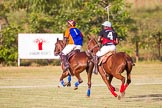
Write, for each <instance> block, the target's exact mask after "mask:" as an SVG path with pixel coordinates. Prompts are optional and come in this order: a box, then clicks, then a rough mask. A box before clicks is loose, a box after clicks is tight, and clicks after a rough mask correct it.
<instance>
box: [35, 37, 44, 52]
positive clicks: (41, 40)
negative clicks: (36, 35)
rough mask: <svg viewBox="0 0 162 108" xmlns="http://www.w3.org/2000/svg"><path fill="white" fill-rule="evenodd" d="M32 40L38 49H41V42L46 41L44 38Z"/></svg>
mask: <svg viewBox="0 0 162 108" xmlns="http://www.w3.org/2000/svg"><path fill="white" fill-rule="evenodd" d="M34 42H35V43H37V45H38V50H43V43H44V42H46V41H45V40H43V39H36V40H35V41H34Z"/></svg>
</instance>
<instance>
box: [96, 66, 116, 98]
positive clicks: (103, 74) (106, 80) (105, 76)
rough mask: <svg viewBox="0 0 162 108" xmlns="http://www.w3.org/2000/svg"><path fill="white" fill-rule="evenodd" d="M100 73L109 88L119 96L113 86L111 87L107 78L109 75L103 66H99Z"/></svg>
mask: <svg viewBox="0 0 162 108" xmlns="http://www.w3.org/2000/svg"><path fill="white" fill-rule="evenodd" d="M99 73H100V75H101V77H102V79H103V81H104V82H105V84H106V85H107V87H108V89H109V90H110V92H111V93H112V94H113V95H114V96H115V97H117V94H116V93H115V92H114V89H113V87H111V85H110V82H109V80H108V79H107V75H106V74H105V72H104V71H103V69H102V67H101V66H99Z"/></svg>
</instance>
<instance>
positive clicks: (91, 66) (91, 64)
mask: <svg viewBox="0 0 162 108" xmlns="http://www.w3.org/2000/svg"><path fill="white" fill-rule="evenodd" d="M93 66H94V65H93V63H92V62H90V63H89V66H88V67H87V69H86V71H87V76H88V83H87V84H88V90H87V96H88V97H90V95H91V78H92V71H93Z"/></svg>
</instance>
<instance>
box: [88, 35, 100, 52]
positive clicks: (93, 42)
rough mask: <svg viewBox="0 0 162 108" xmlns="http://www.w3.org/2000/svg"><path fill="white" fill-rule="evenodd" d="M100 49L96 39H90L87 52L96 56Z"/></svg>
mask: <svg viewBox="0 0 162 108" xmlns="http://www.w3.org/2000/svg"><path fill="white" fill-rule="evenodd" d="M99 49H100V47H99V45H98V43H97V41H96V39H95V38H94V37H88V43H87V50H88V52H90V53H93V54H96V52H97V51H98V50H99Z"/></svg>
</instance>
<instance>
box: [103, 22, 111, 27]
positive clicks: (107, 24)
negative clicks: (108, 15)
mask: <svg viewBox="0 0 162 108" xmlns="http://www.w3.org/2000/svg"><path fill="white" fill-rule="evenodd" d="M102 25H103V26H106V27H111V22H109V21H105V22H104V23H102Z"/></svg>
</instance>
